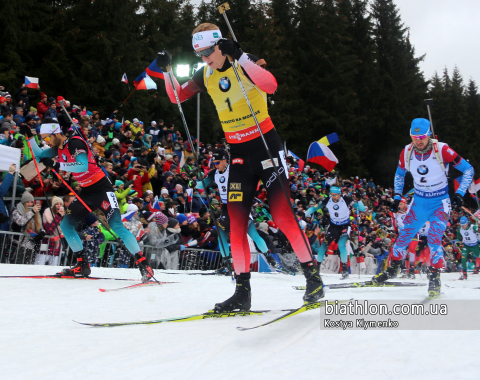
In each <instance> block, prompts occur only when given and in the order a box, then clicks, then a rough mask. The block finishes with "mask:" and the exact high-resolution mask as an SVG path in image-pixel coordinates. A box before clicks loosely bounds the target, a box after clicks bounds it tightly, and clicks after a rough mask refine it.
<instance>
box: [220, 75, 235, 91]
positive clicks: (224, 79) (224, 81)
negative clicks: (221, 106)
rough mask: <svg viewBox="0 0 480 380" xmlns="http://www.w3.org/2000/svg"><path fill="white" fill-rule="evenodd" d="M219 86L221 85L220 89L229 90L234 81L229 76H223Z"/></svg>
mask: <svg viewBox="0 0 480 380" xmlns="http://www.w3.org/2000/svg"><path fill="white" fill-rule="evenodd" d="M218 86H219V87H220V91H222V92H227V91H228V90H230V88H231V87H232V83H231V82H230V79H228V77H222V78H220V81H219V82H218Z"/></svg>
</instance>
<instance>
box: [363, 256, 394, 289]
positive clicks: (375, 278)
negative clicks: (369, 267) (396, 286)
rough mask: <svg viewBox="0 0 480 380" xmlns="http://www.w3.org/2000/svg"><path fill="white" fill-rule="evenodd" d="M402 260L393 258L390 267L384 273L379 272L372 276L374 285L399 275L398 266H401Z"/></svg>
mask: <svg viewBox="0 0 480 380" xmlns="http://www.w3.org/2000/svg"><path fill="white" fill-rule="evenodd" d="M400 264H401V262H400V261H399V260H392V262H391V263H390V265H389V267H388V268H387V269H386V270H384V271H383V272H382V273H379V274H377V275H375V276H373V277H372V281H368V282H371V283H372V284H374V285H382V284H383V283H384V282H385V281H387V280H389V279H391V278H395V277H397V272H398V268H400Z"/></svg>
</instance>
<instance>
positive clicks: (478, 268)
mask: <svg viewBox="0 0 480 380" xmlns="http://www.w3.org/2000/svg"><path fill="white" fill-rule="evenodd" d="M479 272H480V267H476V268H475V270H474V271H473V272H472V274H478V273H479Z"/></svg>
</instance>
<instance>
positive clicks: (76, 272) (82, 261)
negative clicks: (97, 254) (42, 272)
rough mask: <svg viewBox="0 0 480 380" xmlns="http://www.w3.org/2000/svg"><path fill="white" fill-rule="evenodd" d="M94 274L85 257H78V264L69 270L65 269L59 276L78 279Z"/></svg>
mask: <svg viewBox="0 0 480 380" xmlns="http://www.w3.org/2000/svg"><path fill="white" fill-rule="evenodd" d="M90 273H92V271H91V269H90V264H89V263H88V260H87V258H86V257H85V256H84V255H80V256H77V264H76V265H75V266H74V267H72V268H68V269H63V270H62V271H61V272H59V273H57V276H73V277H77V278H82V277H88V276H90Z"/></svg>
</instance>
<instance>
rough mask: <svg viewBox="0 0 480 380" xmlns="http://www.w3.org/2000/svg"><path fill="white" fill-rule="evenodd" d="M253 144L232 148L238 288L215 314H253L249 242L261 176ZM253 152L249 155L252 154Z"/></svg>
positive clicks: (230, 201)
mask: <svg viewBox="0 0 480 380" xmlns="http://www.w3.org/2000/svg"><path fill="white" fill-rule="evenodd" d="M251 145H252V144H251V142H246V143H242V144H232V146H231V147H230V152H231V160H232V164H231V165H230V167H229V172H230V174H229V191H228V215H229V217H230V227H231V234H230V243H231V248H230V249H231V252H232V261H233V266H234V269H235V274H236V275H235V279H236V288H235V293H234V294H233V296H232V297H230V298H229V299H227V300H226V301H224V302H221V303H217V304H215V308H214V310H215V312H216V313H223V312H228V311H233V310H250V307H251V298H252V294H251V288H250V246H249V244H248V239H247V238H246V235H247V230H248V219H249V215H250V208H251V207H252V201H253V197H254V195H255V191H256V185H257V183H258V180H259V178H258V175H256V174H255V173H254V171H253V170H252V168H251V162H252V161H253V162H254V161H255V160H256V157H255V154H252V152H255V150H253V151H250V148H252V146H251ZM249 152H250V154H249Z"/></svg>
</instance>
